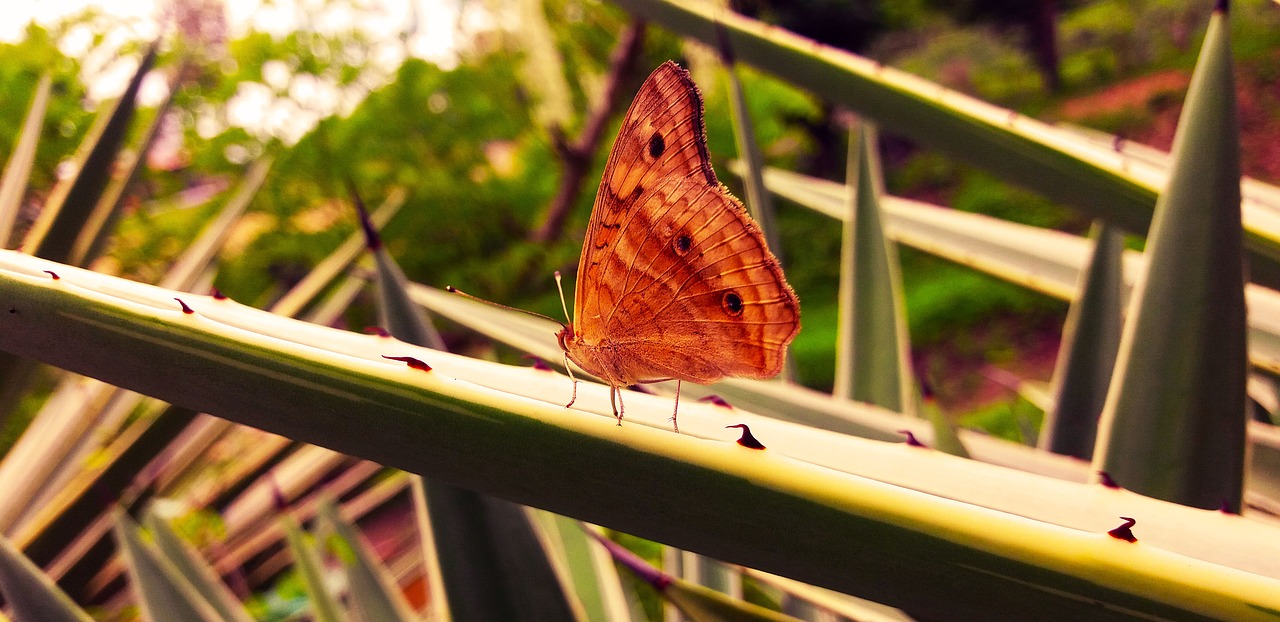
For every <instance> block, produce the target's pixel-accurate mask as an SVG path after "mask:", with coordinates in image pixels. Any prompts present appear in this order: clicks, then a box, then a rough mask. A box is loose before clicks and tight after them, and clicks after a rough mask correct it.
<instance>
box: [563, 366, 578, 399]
mask: <svg viewBox="0 0 1280 622" xmlns="http://www.w3.org/2000/svg"><path fill="white" fill-rule="evenodd" d="M564 371H565V373H566V374H569V380H570V381H571V382H572V383H573V395H572V396H570V397H569V403H568V404H565V405H564V407H565V408H568V407H570V406H573V403H574V402H576V401H578V379H577V378H574V377H573V368H571V367H569V353H568V352H565V353H564Z"/></svg>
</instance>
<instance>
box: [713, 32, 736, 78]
mask: <svg viewBox="0 0 1280 622" xmlns="http://www.w3.org/2000/svg"><path fill="white" fill-rule="evenodd" d="M716 51H717V52H719V53H720V62H722V63H724V66H725V68H726V69H729V68H731V67H733V65H734V63H735V62H736V60H735V58H734V54H733V46H732V45H730V43H729V31H728V30H725V27H724V24H721V23H720V22H716Z"/></svg>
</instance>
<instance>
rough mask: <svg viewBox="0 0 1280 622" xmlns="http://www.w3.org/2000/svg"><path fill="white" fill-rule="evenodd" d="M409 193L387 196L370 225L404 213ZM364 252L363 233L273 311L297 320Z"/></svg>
mask: <svg viewBox="0 0 1280 622" xmlns="http://www.w3.org/2000/svg"><path fill="white" fill-rule="evenodd" d="M407 194H408V193H407V192H405V189H404V188H401V187H396V188H393V189H392V190H391V191H390V192H388V193H387V198H386V199H385V200H383V202H382V205H381V206H380V207H378V209H376V210H374V212H373V214H371V215H370V217H369V222H370V223H371V224H372V225H373V226H374V228H375V229H377V228H381V227H383V226H384V225H386V224H387V223H388V222H390V220H391V219H392V218H393V217H394V216H395V215H396V214H398V213H399V212H400V208H401V207H404V200H405V197H406V196H407ZM364 250H365V239H364V236H363V233H360V234H356V235H353V236H351V237H350V238H347V240H346V241H345V242H343V243H342V246H339V247H338V248H337V250H335V251H333V252H332V253H330V254H329V256H328V257H325V258H324V260H323V261H321V262H320V263H319V264H316V267H315V268H313V269H312V270H311V272H308V273H307V276H305V277H303V279H302V280H301V281H299V282H298V284H297V285H294V286H293V288H292V289H290V290H289V292H288V293H286V294H285V295H284V296H281V297H280V299H279V300H277V301H276V303H275V304H274V305H272V306H271V310H272V311H274V312H275V313H279V314H280V315H286V316H289V317H296V316H297V315H298V314H299V313H301V312H302V309H303V308H304V307H305V306H306V305H308V304H310V303H311V302H313V301H314V300H315V298H316V297H317V296H319V295H320V292H321V290H323V289H324V288H325V287H327V286H328V285H329V284H330V283H332V282H333V280H334V279H336V278H337V277H338V275H339V274H341V273H342V272H344V271H345V270H347V268H348V267H350V266H351V263H352V262H353V261H355V260H356V258H357V257H359V256H360V254H361V253H363V252H364ZM320 323H322V324H323V323H326V322H320Z"/></svg>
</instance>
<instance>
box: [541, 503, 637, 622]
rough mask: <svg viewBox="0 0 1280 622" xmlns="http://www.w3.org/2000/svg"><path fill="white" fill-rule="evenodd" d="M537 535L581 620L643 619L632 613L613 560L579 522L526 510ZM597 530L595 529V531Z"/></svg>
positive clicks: (594, 621) (608, 621)
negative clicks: (544, 543) (564, 578)
mask: <svg viewBox="0 0 1280 622" xmlns="http://www.w3.org/2000/svg"><path fill="white" fill-rule="evenodd" d="M529 513H530V515H531V516H532V518H533V520H534V524H535V525H537V526H538V527H539V534H540V535H541V536H542V538H543V539H544V541H547V542H548V545H547V549H548V552H549V553H551V554H552V559H553V560H554V561H555V566H556V567H557V569H559V570H561V573H562V574H565V575H568V579H567V581H566V583H568V584H570V585H572V586H573V588H572V589H571V590H570V591H571V593H572V594H573V595H574V596H576V597H577V602H579V603H580V604H581V606H582V607H581V608H582V612H581V614H580V617H581V618H582V619H585V620H589V621H591V622H629V621H631V620H635V619H643V617H641V614H638V613H637V612H634V611H633V610H632V603H631V602H630V601H629V600H628V599H627V594H626V592H625V588H624V587H623V585H622V582H621V579H620V578H619V576H618V569H617V566H615V565H614V563H613V558H612V557H609V554H608V553H607V552H605V551H603V550H601V548H600V547H598V546H596V545H595V543H594V542H593V541H592V539H591V537H590V536H589V535H587V533H586V531H585V529H591V527H585V528H584V526H583V525H582V523H581V522H579V521H576V520H574V519H572V518H568V517H566V516H560V515H558V514H552V513H551V512H544V511H542V510H536V509H532V508H530V509H529ZM597 529H598V528H597Z"/></svg>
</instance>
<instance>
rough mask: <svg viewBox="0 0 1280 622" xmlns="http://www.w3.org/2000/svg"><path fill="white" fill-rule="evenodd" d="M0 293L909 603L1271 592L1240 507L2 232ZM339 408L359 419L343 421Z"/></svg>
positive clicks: (97, 341)
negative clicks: (28, 249) (62, 257)
mask: <svg viewBox="0 0 1280 622" xmlns="http://www.w3.org/2000/svg"><path fill="white" fill-rule="evenodd" d="M45 270H51V271H55V272H56V273H57V274H58V275H59V276H60V278H59V279H57V280H54V279H52V278H51V277H50V276H49V275H48V274H47V273H46V272H45ZM175 296H179V297H183V301H184V302H186V303H187V304H188V306H189V307H190V308H191V309H192V311H193V313H191V314H187V313H183V312H182V311H181V310H180V309H179V308H178V305H177V304H176V303H175V302H174V301H173V298H174V297H175ZM0 299H4V300H7V301H11V302H9V303H8V304H9V305H11V307H12V308H14V309H15V310H16V312H15V313H3V314H0V322H4V326H3V327H0V328H3V330H0V349H4V350H9V351H14V352H17V353H19V354H21V355H26V356H35V357H39V358H41V359H42V360H43V361H44V362H46V363H50V364H55V365H60V366H66V367H69V368H71V369H72V370H73V371H76V372H78V373H92V374H93V375H95V376H100V377H101V378H102V379H103V380H104V381H108V382H114V383H119V384H122V385H124V386H127V387H129V388H131V389H133V390H139V391H142V392H145V393H148V394H154V395H155V396H156V397H158V398H160V399H165V400H169V401H172V402H174V403H178V404H184V405H186V406H188V407H190V408H193V409H197V410H201V411H205V412H210V413H215V414H217V415H219V416H224V417H227V418H230V419H233V420H236V421H239V422H243V423H246V424H250V425H254V426H256V427H259V428H262V429H266V430H271V431H273V432H276V433H280V434H283V435H286V436H289V437H291V438H295V439H297V440H299V441H304V442H311V443H321V444H324V445H326V446H328V447H331V448H333V449H334V450H337V451H341V452H343V453H348V454H351V455H357V456H361V457H364V458H366V459H370V460H375V461H378V462H379V463H382V464H387V465H390V466H395V467H397V468H405V469H408V470H411V471H417V472H421V473H426V474H428V475H430V476H431V477H433V478H438V479H440V480H441V481H445V482H448V483H450V484H452V485H457V486H463V487H467V488H471V489H475V490H478V491H482V492H485V493H487V494H494V495H497V496H501V497H503V498H507V499H509V500H512V501H515V502H520V503H525V504H536V505H537V506H539V507H544V508H547V509H548V510H551V511H556V512H560V513H564V514H567V515H571V516H576V517H578V518H581V519H584V520H588V521H591V522H595V523H598V524H605V525H608V526H609V527H611V528H614V529H618V530H622V531H626V532H628V533H634V534H636V535H639V536H641V537H646V538H650V539H653V540H657V541H659V542H665V543H667V544H670V545H673V546H677V547H681V548H686V549H690V550H698V551H699V552H701V553H703V554H707V555H710V556H712V557H716V558H718V559H723V560H725V561H729V562H733V563H739V564H743V565H747V566H751V567H756V568H760V569H762V570H766V571H773V572H778V573H781V574H784V575H786V576H790V577H792V578H795V579H797V580H801V581H806V582H809V583H813V584H816V585H820V586H823V587H827V588H830V589H835V590H837V591H843V592H847V593H853V594H856V595H858V596H860V597H865V598H870V599H872V600H876V601H878V602H883V603H887V604H892V605H894V606H898V607H900V608H903V609H904V610H905V611H907V613H908V614H912V615H918V616H921V617H966V616H974V617H978V616H1002V615H1010V616H1020V617H1026V616H1033V617H1043V616H1052V617H1091V618H1092V619H1098V620H1121V619H1137V618H1138V617H1150V616H1163V617H1168V618H1174V619H1190V620H1203V619H1215V618H1218V619H1221V618H1230V619H1239V620H1250V619H1270V618H1269V614H1267V613H1266V612H1268V611H1276V610H1280V566H1278V565H1277V564H1276V560H1277V559H1280V537H1278V536H1277V532H1276V527H1275V526H1273V525H1269V524H1266V523H1263V522H1259V521H1253V520H1249V519H1246V518H1243V517H1240V516H1234V515H1225V514H1222V513H1218V512H1208V511H1203V510H1196V509H1192V508H1187V507H1184V506H1179V505H1176V504H1171V503H1167V502H1162V501H1158V500H1155V499H1150V498H1147V497H1144V496H1142V495H1138V494H1135V493H1129V492H1126V491H1123V490H1110V489H1106V488H1103V487H1100V486H1096V485H1088V484H1078V483H1073V482H1064V481H1058V480H1054V479H1050V478H1047V477H1043V476H1038V475H1032V474H1028V473H1020V472H1016V471H1011V470H1008V469H1003V468H999V467H994V466H991V465H986V464H982V463H980V462H977V461H974V460H961V459H957V458H954V457H951V456H947V455H945V454H941V453H939V452H935V451H931V450H927V449H921V448H917V447H907V446H904V445H903V444H901V443H896V444H885V443H879V442H873V441H865V440H860V439H855V438H851V437H847V436H843V435H836V434H831V433H827V432H823V431H821V430H815V429H811V428H804V427H801V426H795V425H790V424H785V423H782V422H777V421H769V420H766V419H762V418H758V417H753V416H751V415H750V413H748V412H747V411H746V410H735V411H733V414H734V416H733V417H732V418H730V419H729V421H742V422H749V423H750V425H751V428H752V430H753V432H754V433H755V436H756V437H757V438H759V439H760V440H761V441H763V443H764V444H765V445H767V446H768V449H767V450H763V451H762V450H756V449H749V448H746V447H740V446H738V445H737V444H736V443H734V442H733V441H734V439H736V438H737V437H738V431H737V430H729V431H726V430H724V429H723V426H724V424H725V423H726V422H725V418H724V417H723V416H722V414H721V412H720V411H717V410H715V408H716V407H714V406H710V405H702V404H694V405H690V408H689V411H688V412H689V413H690V419H691V420H690V422H689V423H688V424H687V427H688V428H689V429H688V430H687V432H688V433H687V434H675V433H673V432H671V430H670V427H669V422H668V418H669V416H670V401H669V400H667V399H665V398H660V397H652V396H646V395H643V394H638V393H637V394H633V395H629V396H628V402H627V405H628V409H627V421H628V423H627V425H624V426H623V427H618V426H616V425H614V420H613V419H612V414H611V413H612V411H611V408H610V406H609V399H608V395H609V391H608V388H607V387H604V386H602V385H597V384H594V383H585V384H583V386H582V387H581V388H580V391H579V400H580V402H579V404H578V405H575V408H574V409H565V408H564V407H563V406H562V405H561V404H560V403H559V399H558V398H559V394H558V392H557V390H558V389H559V388H561V387H562V386H563V382H564V377H563V376H559V375H555V374H548V373H547V372H545V371H540V370H532V369H524V368H515V367H508V366H503V365H497V364H494V363H490V362H486V361H480V360H475V359H470V358H466V357H460V356H456V355H451V354H448V353H444V352H437V351H433V350H426V349H422V348H417V347H414V346H411V345H408V344H396V345H394V347H391V348H389V347H388V343H387V342H386V341H385V340H384V339H380V338H376V337H372V336H368V335H357V334H352V333H347V332H343V331H337V330H333V329H328V328H325V327H321V326H314V325H309V324H305V323H300V322H297V321H295V320H289V319H288V318H281V317H278V316H274V315H272V314H269V313H266V312H262V311H258V310H254V309H250V308H247V307H243V306H240V305H235V304H234V303H229V302H228V301H214V300H212V299H211V298H207V297H199V296H185V297H184V295H183V294H180V293H175V292H172V291H171V290H163V289H159V288H155V287H152V286H147V285H143V284H139V283H132V282H128V281H125V280H122V279H118V278H114V277H110V276H107V275H102V274H97V273H93V272H89V271H84V270H77V269H75V268H72V267H69V266H60V265H59V264H54V263H51V262H47V261H43V260H40V259H37V258H33V257H30V256H26V255H22V254H17V253H11V252H0ZM385 356H406V357H412V359H411V360H410V362H413V361H414V360H420V361H422V362H423V363H426V365H416V364H415V367H410V366H408V365H406V364H405V363H404V362H402V361H390V362H389V361H387V359H385V358H383V357H385ZM427 366H430V367H431V368H432V369H431V370H429V371H428V370H427V369H426V367H427ZM190 378H200V379H201V382H199V383H193V382H190V380H189V379H190ZM548 399H550V400H552V401H551V402H548V401H547V400H548ZM352 413H359V417H358V420H359V421H360V422H371V421H376V422H377V425H361V426H360V433H359V434H351V433H350V430H351V427H350V426H351V423H352V421H353V419H352ZM618 465H626V468H618ZM672 482H678V483H679V485H672ZM583 491H589V493H590V494H583ZM650 505H652V506H653V508H655V509H654V511H637V507H640V508H647V507H649V506H650ZM656 508H661V511H657V510H656ZM1117 516H1134V517H1136V518H1137V519H1138V521H1139V523H1138V525H1137V526H1136V527H1135V528H1134V530H1133V531H1134V533H1135V534H1136V536H1137V538H1138V539H1139V540H1140V542H1139V543H1138V544H1136V545H1135V544H1133V543H1129V542H1124V541H1121V540H1117V539H1115V538H1114V537H1112V536H1109V535H1107V533H1106V532H1107V531H1108V530H1111V529H1113V528H1114V527H1116V525H1117V522H1118V520H1117V518H1115V517H1117ZM733 517H739V518H733ZM741 517H747V518H749V520H746V519H742V518H741ZM796 525H804V527H805V528H804V529H797V528H795V526H796ZM886 543H892V546H887V545H886ZM904 560H907V561H908V562H909V563H904ZM941 576H945V577H947V580H945V581H941V580H935V581H932V582H931V583H930V584H929V585H930V587H929V589H928V590H921V589H919V586H920V585H921V584H922V583H923V582H928V581H929V578H930V577H933V578H935V579H936V578H937V577H941ZM1100 577H1105V579H1103V580H1100V579H1099V578H1100ZM1028 588H1033V589H1028ZM1098 603H1106V604H1107V605H1106V606H1104V607H1099V606H1098V605H1097V604H1098Z"/></svg>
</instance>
